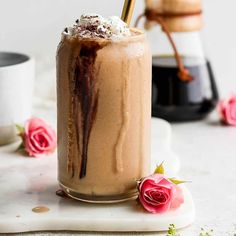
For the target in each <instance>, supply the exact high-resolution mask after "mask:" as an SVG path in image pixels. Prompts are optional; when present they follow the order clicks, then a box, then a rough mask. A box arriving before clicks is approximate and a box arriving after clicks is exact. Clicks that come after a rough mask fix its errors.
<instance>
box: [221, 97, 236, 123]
mask: <svg viewBox="0 0 236 236" xmlns="http://www.w3.org/2000/svg"><path fill="white" fill-rule="evenodd" d="M219 113H220V117H221V120H222V122H224V123H225V124H227V125H236V94H234V95H232V96H231V97H230V98H228V99H226V100H223V101H221V102H220V103H219Z"/></svg>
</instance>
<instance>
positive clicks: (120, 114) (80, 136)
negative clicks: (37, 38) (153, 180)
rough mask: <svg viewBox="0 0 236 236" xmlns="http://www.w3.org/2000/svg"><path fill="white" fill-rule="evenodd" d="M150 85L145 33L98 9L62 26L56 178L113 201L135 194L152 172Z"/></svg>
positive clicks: (69, 186)
mask: <svg viewBox="0 0 236 236" xmlns="http://www.w3.org/2000/svg"><path fill="white" fill-rule="evenodd" d="M90 16H92V17H91V18H90ZM112 19H113V20H112ZM114 19H115V20H114ZM113 21H115V22H116V23H112V22H113ZM101 22H102V23H101ZM107 22H108V23H107ZM101 25H102V27H104V28H105V29H104V28H103V29H102V31H101V30H100V26H101ZM101 32H103V33H101ZM150 88H151V53H150V51H149V47H148V45H147V43H146V38H145V36H144V34H143V33H141V32H139V31H137V30H130V29H129V28H128V27H127V26H126V25H125V23H124V22H122V21H121V20H120V19H119V20H118V19H117V18H115V17H113V18H109V19H104V18H101V16H98V17H96V15H86V17H85V16H82V17H81V19H80V20H79V21H77V23H76V25H74V26H73V27H71V28H67V29H66V30H65V31H64V32H63V35H62V41H61V43H60V45H59V47H58V54H57V92H58V160H59V182H60V184H61V185H62V186H63V187H64V188H65V189H66V190H68V191H69V192H70V194H71V195H72V196H73V194H74V195H75V193H78V194H79V198H83V196H84V198H85V200H86V199H87V200H94V201H96V198H97V197H100V196H103V197H107V198H106V200H108V201H109V197H110V196H113V197H114V196H119V197H120V198H124V199H125V198H127V196H128V195H131V194H135V193H136V180H138V179H140V178H141V177H143V176H145V175H147V174H149V164H150V163H149V159H150V153H149V149H150V119H151V99H150V97H151V93H150ZM68 191H67V192H68ZM76 196H78V195H76ZM76 196H74V197H76ZM81 196H82V197H81ZM117 199H118V198H117Z"/></svg>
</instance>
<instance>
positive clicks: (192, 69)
mask: <svg viewBox="0 0 236 236" xmlns="http://www.w3.org/2000/svg"><path fill="white" fill-rule="evenodd" d="M142 17H145V29H146V30H148V37H149V40H150V42H151V47H152V52H153V64H152V65H153V79H152V115H153V116H154V117H160V118H163V119H166V120H168V121H190V120H199V119H203V118H205V117H206V116H207V115H208V114H209V113H210V112H211V111H212V110H213V109H214V108H215V106H216V104H217V101H218V91H217V86H216V83H215V79H214V74H213V71H212V68H211V64H210V62H209V60H207V59H206V57H205V54H204V51H203V48H202V43H201V40H200V30H201V28H202V26H203V20H202V3H201V0H146V9H145V12H144V13H143V14H142V15H140V16H139V18H138V19H137V22H136V26H137V25H138V23H139V20H140V19H141V18H142ZM158 26H160V27H158Z"/></svg>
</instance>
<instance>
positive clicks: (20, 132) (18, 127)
mask: <svg viewBox="0 0 236 236" xmlns="http://www.w3.org/2000/svg"><path fill="white" fill-rule="evenodd" d="M16 129H17V131H18V134H19V135H21V134H23V133H24V132H25V129H24V127H23V126H22V125H18V124H16Z"/></svg>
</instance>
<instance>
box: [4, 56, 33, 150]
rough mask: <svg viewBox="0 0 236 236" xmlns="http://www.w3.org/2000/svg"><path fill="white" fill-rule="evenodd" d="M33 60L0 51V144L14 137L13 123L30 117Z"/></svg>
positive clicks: (20, 122)
mask: <svg viewBox="0 0 236 236" xmlns="http://www.w3.org/2000/svg"><path fill="white" fill-rule="evenodd" d="M33 82H34V60H33V59H32V58H30V57H29V56H27V55H24V54H19V53H10V52H0V145H4V144H7V143H11V142H13V141H15V140H16V137H17V136H16V130H15V124H22V123H24V122H25V120H26V119H28V118H30V117H31V109H32V96H33Z"/></svg>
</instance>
